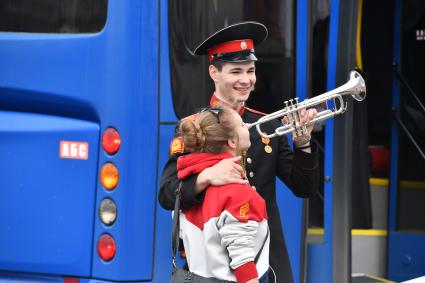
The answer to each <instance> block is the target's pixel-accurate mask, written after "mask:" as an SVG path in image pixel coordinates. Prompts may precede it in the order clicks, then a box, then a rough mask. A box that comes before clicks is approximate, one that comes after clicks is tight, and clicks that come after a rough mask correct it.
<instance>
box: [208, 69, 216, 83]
mask: <svg viewBox="0 0 425 283" xmlns="http://www.w3.org/2000/svg"><path fill="white" fill-rule="evenodd" d="M208 72H209V73H210V77H211V79H212V80H213V81H214V82H217V75H218V69H217V68H216V67H215V66H214V65H210V66H209V67H208Z"/></svg>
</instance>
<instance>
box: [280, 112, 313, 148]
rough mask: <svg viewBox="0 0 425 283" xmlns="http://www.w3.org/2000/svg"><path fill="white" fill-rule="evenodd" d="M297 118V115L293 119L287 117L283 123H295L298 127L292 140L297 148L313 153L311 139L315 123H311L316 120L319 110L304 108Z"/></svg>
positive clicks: (293, 133)
mask: <svg viewBox="0 0 425 283" xmlns="http://www.w3.org/2000/svg"><path fill="white" fill-rule="evenodd" d="M296 116H297V115H293V118H292V119H290V118H288V117H287V116H285V117H283V119H282V123H283V124H288V123H293V124H294V125H295V126H296V130H295V131H293V132H292V140H293V141H294V143H295V147H297V148H299V149H301V150H303V151H305V152H311V149H310V139H311V132H312V131H313V127H314V123H310V121H311V120H313V119H314V118H316V116H317V110H316V109H315V108H310V109H308V110H306V109H305V108H302V109H301V110H300V111H299V112H298V117H296Z"/></svg>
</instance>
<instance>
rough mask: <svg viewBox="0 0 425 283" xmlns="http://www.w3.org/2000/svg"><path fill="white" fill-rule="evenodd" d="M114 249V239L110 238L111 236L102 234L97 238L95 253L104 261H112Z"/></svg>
mask: <svg viewBox="0 0 425 283" xmlns="http://www.w3.org/2000/svg"><path fill="white" fill-rule="evenodd" d="M116 249H117V247H116V245H115V241H114V238H112V237H111V235H108V234H104V235H102V236H101V237H100V238H99V241H98V242H97V253H98V254H99V256H100V258H101V259H103V260H104V261H110V260H111V259H113V258H114V256H115V252H116Z"/></svg>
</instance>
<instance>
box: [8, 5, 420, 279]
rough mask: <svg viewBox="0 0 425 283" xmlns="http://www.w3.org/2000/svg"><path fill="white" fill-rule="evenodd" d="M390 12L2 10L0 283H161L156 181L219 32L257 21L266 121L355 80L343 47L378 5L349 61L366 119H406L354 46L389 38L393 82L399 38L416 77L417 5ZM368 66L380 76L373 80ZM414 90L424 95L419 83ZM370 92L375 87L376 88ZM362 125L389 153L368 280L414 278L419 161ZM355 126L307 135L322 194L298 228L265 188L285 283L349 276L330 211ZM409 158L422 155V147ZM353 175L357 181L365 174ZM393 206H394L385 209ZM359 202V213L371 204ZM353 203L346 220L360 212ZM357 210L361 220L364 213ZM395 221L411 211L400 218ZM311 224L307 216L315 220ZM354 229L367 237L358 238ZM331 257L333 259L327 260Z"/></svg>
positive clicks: (322, 8) (166, 250)
mask: <svg viewBox="0 0 425 283" xmlns="http://www.w3.org/2000/svg"><path fill="white" fill-rule="evenodd" d="M384 2H385V3H384ZM390 2H391V3H390V4H387V1H378V2H375V4H373V5H372V4H369V6H367V5H366V4H365V6H362V1H356V0H349V1H341V0H335V1H331V3H329V2H328V1H313V2H310V1H307V0H273V1H256V0H244V1H214V0H202V1H201V0H169V1H168V0H156V1H151V0H120V1H118V0H109V1H107V0H71V1H51V0H38V1H15V0H4V1H1V3H0V215H1V216H2V217H1V219H2V220H1V221H0V282H65V283H76V282H81V283H84V282H87V283H88V282H93V283H94V282H156V283H163V282H169V278H170V274H171V213H170V212H169V211H165V210H163V209H162V208H161V207H160V206H159V203H158V201H157V194H158V187H159V178H160V175H161V171H162V168H163V166H164V164H165V162H166V160H167V157H168V152H169V145H170V141H171V139H172V136H173V134H174V128H175V125H176V122H177V121H178V119H179V118H182V117H185V116H187V115H190V114H191V113H193V112H195V111H196V110H197V109H198V108H199V107H200V106H202V105H207V104H208V102H209V98H210V96H211V91H212V89H213V88H212V85H211V81H210V79H209V78H208V74H207V72H206V70H207V62H206V61H205V60H203V59H201V58H196V57H194V56H193V54H192V53H191V50H193V48H194V47H195V46H196V45H197V44H198V43H199V42H201V41H202V39H204V38H206V36H207V35H209V34H211V33H212V32H213V31H215V30H217V29H218V28H220V27H223V26H224V25H226V24H231V23H235V22H238V21H244V20H255V21H259V22H262V23H263V24H265V25H266V26H267V28H268V30H269V31H270V34H269V37H268V39H267V40H266V41H265V42H264V43H263V44H262V45H261V46H259V48H258V49H257V50H256V54H258V57H259V59H260V61H259V62H258V63H257V65H256V66H257V85H256V90H255V92H253V94H252V96H251V98H250V101H249V104H250V106H252V107H254V108H256V109H258V110H261V111H264V112H272V111H275V110H278V109H280V108H282V107H283V105H284V104H283V101H284V100H288V99H291V98H293V97H294V96H297V97H300V98H301V99H304V98H307V97H311V96H313V95H317V94H320V93H323V92H325V91H326V90H330V89H333V88H335V87H336V86H338V85H341V84H342V83H344V82H345V81H346V79H347V77H346V75H347V74H348V71H349V70H350V69H352V68H353V67H355V66H357V67H359V68H360V69H362V68H363V67H362V63H361V62H362V61H361V54H362V50H361V47H360V46H356V42H358V36H359V35H360V34H362V33H363V31H362V28H361V23H363V30H365V29H366V28H365V26H366V27H371V29H372V26H373V25H372V24H371V23H370V21H371V19H374V18H375V17H374V14H373V13H374V12H373V11H375V10H374V9H377V8H379V7H386V9H383V10H381V11H382V13H387V14H388V15H389V16H390V19H391V22H389V23H388V22H386V21H384V20H383V19H380V20H376V22H379V23H381V24H382V25H385V26H386V27H387V28H388V30H389V31H388V32H387V33H385V34H386V35H388V34H389V36H387V37H385V36H384V35H383V34H380V32H382V30H381V31H378V30H376V31H375V33H373V35H370V37H365V42H367V43H368V45H366V46H365V47H364V48H363V54H364V56H363V59H364V62H365V68H364V69H365V70H364V71H365V73H366V78H367V75H368V74H369V78H370V81H369V82H370V84H371V85H372V88H369V85H368V95H369V97H368V101H370V102H368V103H369V106H368V108H372V109H377V107H380V106H381V105H384V108H385V107H386V108H388V110H389V112H391V107H392V106H394V107H396V109H398V110H397V111H399V112H398V113H399V114H400V113H401V114H400V115H402V116H403V115H407V114H408V112H409V111H410V110H409V109H411V108H412V105H411V104H410V102H411V100H408V99H404V98H400V93H403V92H407V91H406V90H400V86H399V83H400V81H402V80H399V79H397V78H395V77H394V78H393V77H392V72H393V69H392V68H391V64H389V65H390V66H385V64H384V65H383V64H381V63H380V62H376V61H374V60H375V59H376V58H377V56H375V55H374V54H376V53H375V50H372V49H373V48H372V47H374V46H377V45H376V42H375V41H373V40H372V39H368V38H375V39H376V38H377V34H378V38H379V36H381V37H380V39H382V40H386V39H389V40H387V41H389V42H390V44H387V45H384V44H383V45H382V46H380V47H379V48H378V50H382V54H381V55H382V58H384V59H388V60H387V61H390V62H392V61H396V62H405V65H404V67H403V68H404V69H403V68H400V69H398V70H401V72H404V73H405V74H406V75H408V74H409V73H413V71H411V70H412V69H414V68H413V67H410V66H411V65H409V64H415V63H414V62H413V63H410V62H409V56H407V55H408V54H407V55H406V54H405V53H403V51H401V50H403V49H402V48H401V46H404V44H408V43H406V42H405V41H403V38H407V39H408V38H409V37H408V35H407V34H406V33H407V32H410V31H412V30H413V31H414V32H415V33H414V34H415V36H416V37H415V38H416V39H417V40H416V41H414V42H413V43H411V44H413V47H412V45H409V46H410V47H411V48H410V49H409V50H411V52H416V53H414V54H416V57H415V58H416V61H417V62H422V63H421V64H418V66H421V67H417V68H422V69H423V68H424V66H425V61H424V58H423V54H425V52H423V53H421V51H420V50H421V46H422V45H420V44H422V43H423V42H425V22H424V17H425V8H424V5H423V4H420V5H419V6H418V7H419V8H417V9H416V10H415V11H414V15H415V17H410V18H409V15H410V14H409V13H413V12H412V11H411V10H409V9H407V8H403V7H409V6H408V5H407V4H408V3H407V2H408V1H402V0H394V1H390ZM403 3H405V4H406V3H407V4H406V5H405V6H403ZM368 11H371V12H370V14H368ZM402 11H404V12H405V13H407V14H406V15H407V16H406V15H404V16H402V14H401V13H402ZM362 12H363V18H362V16H361V15H362ZM358 15H360V16H359V17H357V16H358ZM413 18H414V19H416V22H414V20H413ZM409 19H410V21H409ZM368 25H369V26H368ZM388 26H389V27H388ZM402 26H403V27H404V29H402V28H401V27H402ZM372 30H373V29H372ZM371 33H372V32H370V31H369V34H371ZM364 34H366V35H367V32H364ZM403 36H404V37H403ZM422 37H423V38H424V41H423V42H422V40H421V39H420V38H422ZM415 43H417V44H419V45H418V46H416V45H414V44H415ZM378 45H379V44H378ZM371 46H372V47H371ZM368 48H369V49H368ZM412 48H413V49H412ZM414 48H417V50H416V49H414ZM406 49H407V47H406V48H405V49H404V50H406ZM412 50H413V51H412ZM356 54H357V55H356ZM359 54H360V55H359ZM368 54H369V55H368ZM386 54H389V55H388V56H386ZM421 54H422V55H421ZM385 56H386V57H385ZM403 56H404V57H403ZM368 58H369V59H368ZM403 58H405V59H404V61H403ZM387 61H386V62H387ZM367 64H369V65H367ZM382 66H384V70H383V71H382V69H380V70H378V67H379V68H381V67H382ZM415 68H416V67H415ZM416 70H417V69H416ZM381 71H382V72H381ZM418 72H420V71H418ZM378 73H383V74H384V75H385V78H384V80H381V78H380V77H379V76H377V75H376V74H378ZM399 74H400V72H399ZM403 78H404V77H403ZM413 78H414V76H413ZM412 81H413V87H414V88H415V89H416V90H417V91H418V92H419V93H421V91H422V93H423V91H424V89H425V86H424V84H423V81H421V80H420V79H415V80H414V79H412ZM374 82H384V83H385V85H384V88H382V85H380V84H379V83H374ZM393 82H394V86H393V85H392V83H393ZM374 91H375V93H376V95H375V96H374ZM380 91H382V93H379V92H380ZM374 97H375V98H374ZM400 99H401V101H404V102H406V103H407V104H409V105H410V108H409V107H405V105H404V104H403V103H400ZM353 106H354V105H352V104H349V109H350V107H351V108H353ZM413 107H416V106H413ZM356 111H357V110H356ZM397 111H395V112H397ZM366 112H368V113H369V115H370V118H369V119H370V120H371V121H373V122H374V123H375V124H373V125H370V126H369V129H372V130H369V140H371V141H373V143H375V144H385V142H383V140H384V141H385V140H389V138H390V136H391V135H392V145H393V147H392V151H391V170H390V169H388V171H386V173H385V172H384V173H382V171H379V170H378V171H379V172H378V173H377V177H380V178H383V179H387V184H388V179H389V183H390V185H389V187H390V193H389V203H390V205H389V209H388V211H385V213H384V214H385V215H388V219H389V221H388V223H389V225H388V227H387V226H385V227H378V228H379V229H381V230H385V231H386V232H385V233H386V234H385V237H386V239H388V245H387V250H388V256H387V255H386V254H385V255H384V256H381V257H380V255H378V257H377V259H376V260H379V261H381V262H383V264H384V266H385V270H384V271H382V270H380V271H379V272H380V273H378V274H377V275H380V276H382V277H389V278H390V279H392V280H404V279H406V280H407V279H409V278H413V277H418V276H420V275H424V274H425V268H423V266H424V263H425V258H424V254H425V253H418V252H417V249H416V248H417V247H418V246H421V245H422V243H423V242H424V241H425V236H424V234H423V232H418V231H423V230H424V229H425V228H424V227H422V226H423V221H422V222H421V221H420V219H422V218H420V217H418V215H420V213H421V206H419V205H416V204H412V203H411V202H410V201H411V200H412V199H416V200H422V199H424V198H425V197H424V196H423V194H421V191H420V188H422V187H421V186H422V185H423V181H424V176H423V174H421V173H417V172H423V171H421V170H420V169H418V168H424V167H423V166H425V165H424V161H423V160H421V159H414V164H415V165H412V164H411V163H409V162H413V159H409V158H407V157H406V158H405V157H404V156H410V157H411V156H415V158H416V157H417V156H420V154H415V152H416V151H415V150H416V147H415V146H412V145H411V143H409V139H406V138H405V136H404V135H403V134H402V133H399V129H402V128H403V127H402V126H401V127H400V126H397V125H398V124H394V126H393V128H391V125H392V124H391V123H392V121H393V120H392V118H391V117H389V118H388V117H387V116H385V115H379V113H377V112H376V111H374V110H370V109H369V110H366ZM406 113H407V114H406ZM354 115H355V111H354V110H353V111H350V110H349V111H348V112H347V113H346V114H345V115H344V118H341V119H335V121H328V122H326V124H325V125H322V128H321V129H318V130H317V132H316V133H315V139H316V143H317V144H318V147H319V148H322V149H323V150H322V152H321V154H322V155H321V156H322V158H321V162H322V164H321V165H322V167H323V168H324V170H323V174H322V175H323V176H322V184H321V185H322V187H323V189H322V190H321V191H320V192H319V193H318V199H319V206H318V207H317V206H314V200H312V201H311V203H310V220H309V213H308V209H307V202H305V201H303V200H301V199H297V198H296V197H294V196H292V195H291V194H290V193H289V190H288V189H286V188H284V184H282V183H281V182H280V181H277V182H278V186H277V187H278V195H277V198H278V202H279V205H280V210H281V218H282V225H283V229H284V234H285V238H286V242H287V246H288V251H289V253H290V258H291V264H292V268H293V271H294V276H295V278H296V282H314V283H317V282H326V283H328V282H336V283H339V282H343V281H345V279H344V280H342V281H341V279H340V278H345V277H344V276H349V277H350V278H351V273H352V272H351V271H352V267H351V246H349V244H350V243H349V241H348V242H347V241H346V240H347V239H349V237H350V235H351V233H350V231H351V228H352V227H351V226H350V225H351V224H350V220H349V219H351V211H348V210H339V209H340V208H341V206H339V205H341V204H343V205H348V202H350V201H351V193H350V194H347V192H351V191H353V192H356V188H355V187H353V185H352V184H351V183H349V182H345V181H344V180H347V179H350V178H352V177H353V175H352V172H351V170H349V169H350V168H353V167H354V165H353V164H352V163H350V162H352V161H351V159H350V158H348V157H352V156H353V155H356V153H352V152H351V151H350V150H351V148H352V137H353V136H354V137H355V138H356V139H357V138H358V139H363V138H364V136H367V133H363V134H364V135H363V136H362V134H359V132H356V133H355V134H353V135H351V136H350V135H348V136H347V134H346V132H347V131H353V132H354V131H355V129H354V128H355V127H354V126H353V125H355V124H356V123H355V122H356V121H357V120H356V119H355V118H353V117H356V116H354ZM353 121H354V122H353ZM366 123H367V121H366ZM334 124H335V125H334ZM374 125H375V126H374ZM319 128H320V127H319ZM407 128H409V125H407ZM343 129H348V130H347V131H345V130H343ZM344 131H345V132H344ZM418 132H419V133H420V134H423V132H420V131H418ZM422 140H424V139H422ZM419 141H421V138H420V137H419ZM399 143H402V145H403V147H402V148H403V149H402V150H403V151H404V152H403V154H399V150H398V148H399V146H398V144H399ZM416 144H417V145H418V148H419V151H420V148H421V146H422V144H421V143H420V142H419V144H418V143H416ZM422 148H423V147H422ZM406 151H407V153H406ZM422 154H423V153H422ZM334 156H340V157H342V158H334ZM344 157H345V158H344ZM342 160H346V161H342ZM360 162H363V163H360V164H363V165H362V166H364V167H366V168H367V169H366V170H367V171H368V169H369V167H368V163H367V162H368V161H366V160H361V161H360ZM364 164H366V165H364ZM398 164H400V165H398ZM397 166H399V167H397ZM406 168H408V169H409V171H408V173H406V172H405V171H403V170H405V169H406ZM400 170H401V171H400ZM406 170H407V169H406ZM368 173H369V171H368ZM372 175H373V174H372ZM367 178H369V176H367ZM400 178H404V179H409V180H413V181H411V182H410V183H409V184H410V185H411V184H413V187H415V188H419V189H418V191H419V193H417V194H415V195H413V196H412V195H409V196H407V197H406V195H405V194H403V193H402V192H403V190H401V189H402V188H401V187H402V185H400V184H406V182H404V183H403V182H399V179H400ZM412 182H413V183H412ZM411 187H412V186H411ZM367 189H369V188H367ZM400 195H402V196H404V198H403V199H400V200H399V199H398V196H400ZM406 199H408V201H407V200H406ZM366 202H369V206H370V200H367V201H366ZM353 205H354V207H353V215H357V213H359V214H360V209H359V210H356V208H357V207H356V206H355V204H353ZM371 205H372V208H374V207H373V205H374V202H373V200H372V204H371ZM345 207H346V206H345ZM403 207H416V209H414V210H413V211H412V212H409V211H406V210H403V211H402V212H400V211H401V210H400V209H401V208H403ZM312 212H313V213H312ZM318 215H319V216H320V215H321V218H320V217H319V219H315V218H314V217H316V216H318ZM412 215H413V216H412ZM414 215H416V216H414ZM342 216H343V217H342ZM412 218H414V219H413V220H412ZM395 219H397V220H395ZM404 219H409V221H407V222H405V221H404ZM369 222H370V221H369ZM335 223H337V224H335ZM397 223H398V224H397ZM308 227H309V228H317V227H323V228H324V231H325V232H324V236H323V230H322V236H323V239H322V240H320V241H318V242H312V241H310V240H309V239H310V238H311V237H309V233H310V232H309V231H311V229H310V230H307V228H308ZM363 228H364V229H365V230H373V229H375V230H376V229H377V228H376V227H374V226H373V225H372V224H364V227H363ZM402 230H403V231H402ZM407 230H408V231H412V230H414V231H415V233H414V234H412V233H409V232H405V231H407ZM387 231H388V232H387ZM310 234H311V233H310ZM319 234H320V233H319ZM342 235H345V236H342ZM344 237H346V238H344ZM406 239H407V240H406ZM406 242H408V243H407V244H406ZM422 246H423V245H422ZM335 250H339V251H340V252H339V253H338V254H336V255H335V254H334V253H333V251H335ZM367 258H370V256H365V257H364V258H361V259H360V260H366V259H367ZM344 259H348V260H344ZM356 260H358V259H353V262H354V261H356ZM182 261H183V259H182ZM347 274H348V275H347ZM347 280H348V279H347ZM347 282H348V281H347ZM377 282H379V281H377Z"/></svg>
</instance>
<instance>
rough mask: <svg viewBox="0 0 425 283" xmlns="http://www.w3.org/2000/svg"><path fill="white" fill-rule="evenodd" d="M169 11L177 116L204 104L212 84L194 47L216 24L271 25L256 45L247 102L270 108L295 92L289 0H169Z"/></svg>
mask: <svg viewBox="0 0 425 283" xmlns="http://www.w3.org/2000/svg"><path fill="white" fill-rule="evenodd" d="M169 11H170V15H169V17H170V18H169V31H170V38H169V43H170V62H171V80H172V92H173V93H172V95H173V103H174V109H175V111H176V114H177V116H178V117H179V118H182V117H185V116H187V115H190V114H192V113H193V112H195V111H196V110H197V109H199V108H200V107H202V106H205V105H207V104H208V103H209V99H210V97H211V95H212V92H213V90H214V86H213V84H212V81H211V79H210V78H209V75H208V61H207V58H206V57H196V56H194V55H193V53H192V51H193V50H194V48H195V47H196V46H197V45H198V44H199V43H201V42H202V41H203V40H204V39H205V38H206V37H208V36H209V35H211V34H212V33H213V32H215V31H216V30H218V29H221V28H223V27H225V26H228V25H230V24H233V23H237V22H240V21H248V20H250V21H258V22H260V23H262V24H264V25H265V26H266V27H267V29H268V30H269V36H268V38H267V40H266V41H265V42H263V43H262V44H261V45H259V46H258V47H256V48H255V49H256V55H257V57H258V59H259V61H258V62H257V63H256V69H257V71H256V74H257V83H256V88H255V91H254V92H253V93H252V94H251V96H250V99H249V100H248V102H247V104H248V105H249V106H250V107H252V108H255V109H257V110H260V111H264V112H271V111H274V110H278V109H280V108H282V107H283V106H284V103H283V101H284V100H288V99H290V98H292V97H293V92H294V33H293V30H294V1H293V0H270V1H262V0H233V1H212V0H172V1H169Z"/></svg>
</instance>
